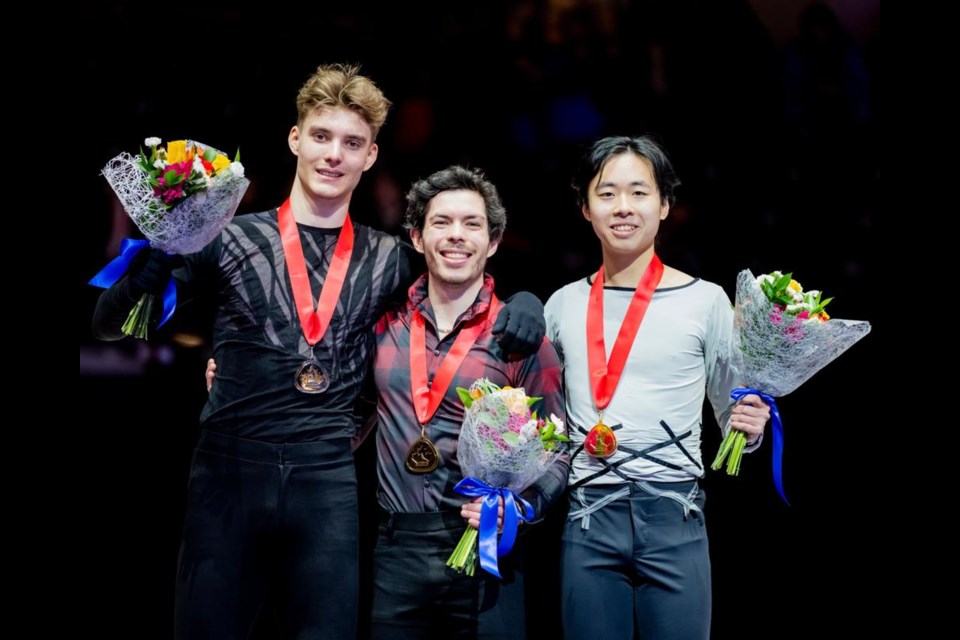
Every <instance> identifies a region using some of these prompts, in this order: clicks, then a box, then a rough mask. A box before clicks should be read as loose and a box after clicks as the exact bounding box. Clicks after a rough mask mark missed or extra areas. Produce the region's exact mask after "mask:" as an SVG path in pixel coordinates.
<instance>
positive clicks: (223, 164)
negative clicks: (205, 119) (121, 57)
mask: <svg viewBox="0 0 960 640" xmlns="http://www.w3.org/2000/svg"><path fill="white" fill-rule="evenodd" d="M144 144H145V146H146V147H147V148H148V149H149V152H145V151H142V150H141V152H140V154H139V155H136V156H134V155H131V154H129V153H126V152H123V153H121V154H120V155H118V156H116V157H115V158H113V159H112V160H110V161H109V162H108V163H107V164H106V166H105V167H104V168H103V171H102V174H103V176H104V177H105V178H106V179H107V182H108V183H109V184H110V187H111V188H112V189H113V191H114V193H116V194H117V198H118V199H119V200H120V204H121V205H122V206H123V209H124V211H126V213H127V215H128V216H129V217H130V219H131V220H132V221H133V223H134V224H135V225H137V228H138V229H139V230H140V232H141V233H142V234H143V235H144V237H145V238H146V239H147V241H148V242H149V245H150V246H151V247H154V248H157V249H161V250H163V251H166V252H167V253H171V254H187V253H194V252H196V251H199V250H200V249H202V248H203V247H205V246H206V245H207V244H209V243H210V241H212V240H213V239H214V238H215V237H216V236H217V235H218V234H219V233H220V232H221V231H223V229H224V228H225V227H226V226H227V225H228V224H230V221H231V220H232V219H233V216H234V214H235V213H236V211H237V207H239V206H240V201H241V200H242V199H243V195H244V193H246V191H247V187H249V186H250V181H249V180H248V179H247V178H246V177H244V169H243V165H242V164H240V162H239V154H238V156H237V158H236V159H234V160H233V161H230V160H229V159H227V156H226V155H225V154H224V153H222V152H221V151H218V150H217V149H215V148H213V147H210V146H209V145H205V144H202V143H199V142H195V141H193V140H176V141H173V142H170V143H169V144H168V145H167V146H166V147H163V146H162V145H161V140H160V139H159V138H147V139H146V140H145V141H144ZM134 242H136V241H134ZM141 244H142V242H141ZM135 254H136V252H135V251H134V252H132V253H131V254H130V255H129V256H128V255H123V256H121V258H118V260H121V262H123V263H124V267H123V268H124V269H125V268H126V267H127V266H128V265H129V261H130V259H131V257H132V255H135ZM101 273H102V272H101ZM100 275H101V274H98V276H97V277H95V278H94V280H95V281H96V280H98V279H99V277H100ZM92 283H93V281H92ZM104 284H107V286H109V281H107V280H102V279H101V280H99V282H97V286H103V285H104ZM154 303H155V301H154V296H153V295H152V294H146V293H145V294H143V295H142V296H141V297H140V299H139V301H138V302H137V304H136V306H135V307H134V308H133V309H132V310H131V311H130V314H129V316H128V317H127V321H126V322H125V323H124V324H123V327H122V331H123V333H125V334H127V335H133V336H136V337H138V338H144V339H146V338H147V332H148V328H149V325H150V321H151V318H152V316H153V307H154ZM163 306H164V313H163V314H162V318H161V321H160V324H163V323H164V322H165V321H166V319H167V318H168V317H169V316H170V314H172V312H173V308H174V307H175V306H176V289H175V286H174V285H173V284H172V280H171V283H170V284H168V286H167V290H166V292H165V293H164V300H163Z"/></svg>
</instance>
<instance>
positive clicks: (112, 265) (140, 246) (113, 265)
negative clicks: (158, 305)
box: [88, 238, 177, 327]
mask: <svg viewBox="0 0 960 640" xmlns="http://www.w3.org/2000/svg"><path fill="white" fill-rule="evenodd" d="M149 246H150V243H149V242H147V241H146V240H131V239H130V238H124V239H123V242H122V243H120V255H119V256H117V257H116V258H114V259H113V260H111V261H110V262H109V263H107V266H105V267H104V268H103V269H101V270H100V272H99V273H98V274H97V275H95V276H93V278H91V279H90V282H89V283H88V284H92V285H93V286H95V287H100V288H101V289H109V288H110V287H111V286H112V285H113V283H115V282H116V281H117V280H119V279H120V278H122V277H123V275H124V274H125V273H126V272H127V269H129V268H130V263H131V262H133V259H134V258H135V257H136V256H137V254H138V253H140V252H141V251H143V250H144V249H146V248H147V247H149ZM176 308H177V285H176V283H175V282H174V280H173V277H172V276H171V277H170V282H168V283H167V286H166V288H165V289H164V290H163V315H162V316H161V318H160V324H158V325H157V326H158V327H162V326H163V323H164V322H166V321H167V320H169V319H170V316H172V315H173V311H174V309H176Z"/></svg>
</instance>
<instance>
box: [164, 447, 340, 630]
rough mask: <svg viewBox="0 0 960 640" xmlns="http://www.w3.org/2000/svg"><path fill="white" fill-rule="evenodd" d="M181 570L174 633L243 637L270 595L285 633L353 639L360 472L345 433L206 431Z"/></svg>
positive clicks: (190, 499)
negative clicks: (312, 436) (286, 436)
mask: <svg viewBox="0 0 960 640" xmlns="http://www.w3.org/2000/svg"><path fill="white" fill-rule="evenodd" d="M188 492H189V495H188V499H187V510H186V517H185V522H184V528H183V539H182V543H181V547H180V559H179V568H178V571H177V594H176V635H177V637H178V638H218V639H219V638H224V639H227V638H246V637H248V636H249V634H250V632H251V629H252V628H253V624H254V621H255V620H256V618H257V615H258V614H259V612H260V610H261V608H262V607H263V603H264V601H265V600H266V599H267V596H268V594H269V595H270V601H271V602H276V603H277V607H278V611H277V612H276V613H277V618H278V620H279V624H280V626H281V627H282V633H283V636H284V637H288V638H320V637H323V638H343V639H345V640H347V639H349V640H354V638H355V636H356V625H357V589H358V551H357V490H356V473H355V470H354V465H353V457H352V455H351V453H350V443H349V441H348V440H346V439H338V440H328V441H320V442H307V443H295V444H272V443H266V442H259V441H254V440H244V439H240V438H233V437H230V436H224V435H221V434H217V433H214V432H210V431H204V432H203V433H202V434H201V437H200V442H199V444H198V446H197V450H196V452H195V454H194V458H193V466H192V469H191V472H190V484H189V490H188Z"/></svg>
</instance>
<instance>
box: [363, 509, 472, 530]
mask: <svg viewBox="0 0 960 640" xmlns="http://www.w3.org/2000/svg"><path fill="white" fill-rule="evenodd" d="M380 524H381V526H384V527H386V528H387V530H388V531H444V530H449V529H463V528H464V527H465V526H467V521H466V520H464V519H463V517H462V516H461V515H460V512H459V511H431V512H429V513H394V512H389V511H381V512H380Z"/></svg>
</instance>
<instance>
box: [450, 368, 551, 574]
mask: <svg viewBox="0 0 960 640" xmlns="http://www.w3.org/2000/svg"><path fill="white" fill-rule="evenodd" d="M478 388H480V389H482V395H481V396H480V397H479V398H475V399H473V400H472V403H471V404H470V405H469V406H468V407H467V409H466V413H465V416H464V420H463V425H462V427H461V429H460V437H459V444H458V446H457V460H458V462H459V464H460V468H461V470H462V472H463V476H464V478H471V477H472V478H476V479H478V480H482V481H483V482H485V483H486V484H488V485H490V486H492V487H498V488H504V489H509V490H510V491H512V492H514V493H519V492H520V491H523V490H524V489H526V488H527V487H529V486H530V485H532V484H533V483H534V482H536V481H537V480H538V479H539V478H540V476H542V475H543V474H544V473H545V472H546V470H547V468H548V467H549V466H550V465H551V464H553V463H554V462H555V461H556V460H557V458H558V457H559V456H560V455H561V453H563V451H565V450H566V442H569V440H568V439H567V437H566V436H565V435H564V433H563V429H564V427H563V421H562V420H560V419H559V418H557V417H556V416H553V415H551V416H550V419H549V420H544V419H543V418H539V419H538V418H537V417H536V416H535V414H534V413H533V412H531V409H530V405H531V404H532V403H533V401H534V400H536V399H531V398H529V397H528V396H527V395H526V393H524V390H523V389H522V388H498V387H496V385H493V384H491V383H489V382H488V381H486V380H483V379H481V380H479V381H478V382H477V383H475V384H474V385H473V386H471V391H474V392H476V389H478ZM458 391H459V392H461V396H462V395H463V392H464V391H465V390H463V389H458ZM476 558H477V530H476V529H474V528H473V527H467V530H466V532H465V533H464V535H463V537H462V538H461V540H460V544H459V545H458V546H457V549H456V550H454V552H453V554H451V556H450V559H449V560H448V561H447V566H450V567H452V568H454V569H456V570H457V571H461V572H465V573H467V574H468V575H473V574H474V570H475V564H476Z"/></svg>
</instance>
